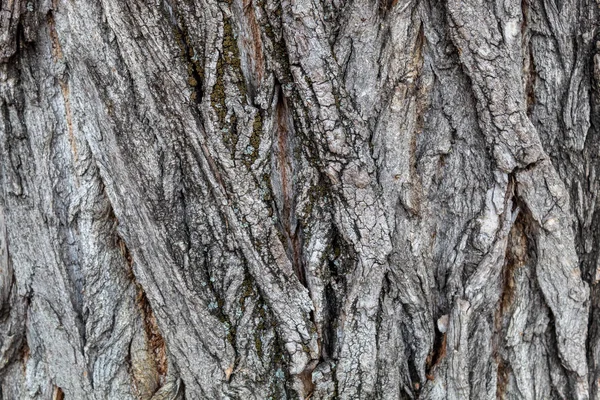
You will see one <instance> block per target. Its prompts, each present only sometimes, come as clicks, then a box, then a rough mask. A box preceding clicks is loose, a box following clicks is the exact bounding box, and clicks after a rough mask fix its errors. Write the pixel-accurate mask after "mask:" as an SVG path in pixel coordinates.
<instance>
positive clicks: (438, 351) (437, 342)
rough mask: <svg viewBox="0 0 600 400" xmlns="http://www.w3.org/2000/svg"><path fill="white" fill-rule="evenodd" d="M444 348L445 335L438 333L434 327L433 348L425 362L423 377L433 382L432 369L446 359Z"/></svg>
mask: <svg viewBox="0 0 600 400" xmlns="http://www.w3.org/2000/svg"><path fill="white" fill-rule="evenodd" d="M446 348H447V343H446V333H442V332H440V331H439V330H438V328H437V326H436V328H435V338H434V340H433V348H432V349H431V352H430V353H429V355H428V356H427V359H426V360H425V376H426V377H427V379H428V380H431V381H432V380H434V376H435V375H434V369H435V367H436V366H437V365H438V364H439V363H440V362H441V361H442V360H443V359H444V358H445V357H446Z"/></svg>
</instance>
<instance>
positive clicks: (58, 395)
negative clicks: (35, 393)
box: [52, 385, 65, 400]
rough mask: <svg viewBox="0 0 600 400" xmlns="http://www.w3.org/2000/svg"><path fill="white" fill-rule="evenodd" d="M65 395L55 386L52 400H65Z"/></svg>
mask: <svg viewBox="0 0 600 400" xmlns="http://www.w3.org/2000/svg"><path fill="white" fill-rule="evenodd" d="M64 398H65V393H64V392H63V390H62V389H61V388H59V387H58V386H56V385H55V386H54V390H53V391H52V400H64Z"/></svg>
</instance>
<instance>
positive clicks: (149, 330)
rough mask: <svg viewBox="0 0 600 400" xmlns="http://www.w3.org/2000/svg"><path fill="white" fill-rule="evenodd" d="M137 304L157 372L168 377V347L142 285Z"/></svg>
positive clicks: (138, 286)
mask: <svg viewBox="0 0 600 400" xmlns="http://www.w3.org/2000/svg"><path fill="white" fill-rule="evenodd" d="M136 302H137V304H138V306H139V307H140V310H141V312H142V318H143V323H144V331H145V332H146V339H147V341H148V351H149V352H150V354H151V355H152V356H153V358H154V360H155V362H156V370H157V372H158V374H159V375H160V376H165V375H167V368H168V363H167V347H166V345H165V340H164V339H163V337H162V335H161V333H160V329H159V328H158V324H157V322H156V317H155V316H154V312H153V311H152V308H151V307H150V302H149V301H148V298H147V297H146V293H145V292H144V289H142V286H141V285H139V284H138V285H137V299H136Z"/></svg>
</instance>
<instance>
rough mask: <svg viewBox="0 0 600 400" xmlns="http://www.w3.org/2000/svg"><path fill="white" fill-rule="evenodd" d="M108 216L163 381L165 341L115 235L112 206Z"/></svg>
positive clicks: (150, 352)
mask: <svg viewBox="0 0 600 400" xmlns="http://www.w3.org/2000/svg"><path fill="white" fill-rule="evenodd" d="M109 216H110V218H111V219H114V221H115V235H114V237H115V245H116V246H117V248H118V249H119V250H120V252H121V255H122V256H123V258H124V259H125V268H126V274H127V277H128V278H129V279H130V280H131V282H132V283H133V285H134V286H135V290H136V298H135V302H136V305H137V306H138V308H139V310H140V314H141V318H142V324H143V327H144V333H145V336H146V344H147V351H148V355H149V356H150V357H151V358H152V359H153V360H154V364H155V366H156V372H157V374H158V377H159V380H160V381H163V380H164V377H166V375H167V372H168V359H167V349H166V344H165V340H164V338H163V336H162V334H161V333H160V329H159V327H158V323H157V321H156V317H155V316H154V312H153V311H152V307H151V306H150V302H149V301H148V297H147V296H146V292H145V291H144V289H143V287H142V285H140V284H139V283H138V282H137V280H136V277H135V274H134V272H133V257H132V255H131V253H130V252H129V249H128V248H127V245H126V243H125V240H123V238H122V237H121V236H119V235H118V234H117V233H116V226H117V225H118V220H117V217H116V216H115V215H114V211H113V209H112V206H111V207H110V209H109Z"/></svg>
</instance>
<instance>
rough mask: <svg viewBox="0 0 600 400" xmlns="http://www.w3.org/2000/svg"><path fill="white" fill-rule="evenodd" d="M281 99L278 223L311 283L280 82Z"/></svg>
mask: <svg viewBox="0 0 600 400" xmlns="http://www.w3.org/2000/svg"><path fill="white" fill-rule="evenodd" d="M277 99H278V101H277V106H276V108H275V125H274V127H273V132H274V138H273V159H272V171H273V172H272V174H271V184H272V187H273V189H274V194H275V200H276V201H275V204H276V210H277V214H278V224H277V225H278V228H279V232H280V239H281V242H282V244H283V245H284V247H285V250H286V253H287V256H288V258H289V260H290V261H291V263H292V267H293V269H294V272H295V273H296V276H297V277H298V280H299V281H300V283H302V285H304V286H305V287H307V282H306V273H305V266H304V261H303V257H302V227H301V224H300V223H299V221H298V219H297V217H296V190H295V184H294V175H295V160H294V158H293V157H294V149H295V137H294V122H293V119H292V116H291V114H290V110H289V108H288V105H287V101H286V99H285V97H284V95H283V91H282V90H281V87H280V86H278V87H277Z"/></svg>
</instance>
